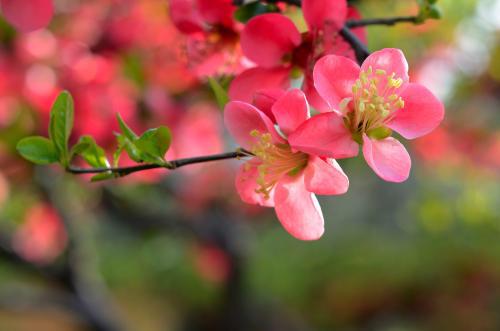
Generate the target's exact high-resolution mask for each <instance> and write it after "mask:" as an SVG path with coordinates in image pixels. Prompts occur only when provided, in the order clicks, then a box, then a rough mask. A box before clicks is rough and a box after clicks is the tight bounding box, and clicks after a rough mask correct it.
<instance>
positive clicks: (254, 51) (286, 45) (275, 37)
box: [241, 14, 301, 68]
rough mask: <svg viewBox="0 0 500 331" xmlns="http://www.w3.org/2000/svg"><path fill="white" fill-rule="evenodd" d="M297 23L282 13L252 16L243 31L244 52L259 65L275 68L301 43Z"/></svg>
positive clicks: (242, 46)
mask: <svg viewBox="0 0 500 331" xmlns="http://www.w3.org/2000/svg"><path fill="white" fill-rule="evenodd" d="M300 41H301V37H300V33H299V30H297V28H296V27H295V24H294V23H293V22H292V21H291V20H290V19H289V18H288V17H286V16H283V15H281V14H263V15H258V16H255V17H254V18H252V19H251V20H250V21H248V23H247V24H246V25H245V28H244V29H243V31H242V33H241V48H242V50H243V54H245V56H246V57H248V58H249V59H250V60H252V61H254V62H255V63H256V64H258V65H259V66H262V67H265V68H273V67H276V66H280V65H282V63H283V57H284V56H285V55H286V54H289V53H291V52H292V50H293V49H294V48H295V47H297V46H298V45H299V44H300Z"/></svg>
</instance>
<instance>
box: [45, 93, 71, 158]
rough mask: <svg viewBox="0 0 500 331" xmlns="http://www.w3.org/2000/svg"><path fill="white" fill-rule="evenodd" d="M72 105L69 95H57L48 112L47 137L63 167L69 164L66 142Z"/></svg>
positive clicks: (68, 134)
mask: <svg viewBox="0 0 500 331" xmlns="http://www.w3.org/2000/svg"><path fill="white" fill-rule="evenodd" d="M73 122H74V104H73V98H72V97H71V94H69V92H67V91H63V92H61V93H60V94H59V96H58V97H57V99H56V101H55V102H54V104H53V105H52V109H51V111H50V122H49V136H50V139H51V140H52V142H53V144H54V147H55V150H56V152H57V155H58V158H59V161H60V162H61V164H62V165H63V166H65V167H66V166H67V165H68V164H69V152H68V141H69V136H70V135H71V130H72V129H73Z"/></svg>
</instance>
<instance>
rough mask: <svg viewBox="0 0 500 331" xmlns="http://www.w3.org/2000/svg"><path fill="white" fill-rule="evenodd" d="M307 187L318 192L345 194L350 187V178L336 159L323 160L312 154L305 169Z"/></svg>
mask: <svg viewBox="0 0 500 331" xmlns="http://www.w3.org/2000/svg"><path fill="white" fill-rule="evenodd" d="M304 182H305V184H306V189H307V190H308V191H310V192H314V193H316V194H324V195H337V194H344V193H345V192H347V189H348V188H349V179H348V178H347V176H346V174H345V173H344V172H343V171H342V168H340V165H339V164H338V163H337V161H336V160H335V159H326V160H323V159H322V158H320V157H317V156H311V157H310V158H309V162H308V163H307V167H306V169H305V170H304Z"/></svg>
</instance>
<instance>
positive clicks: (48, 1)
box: [0, 0, 54, 32]
mask: <svg viewBox="0 0 500 331" xmlns="http://www.w3.org/2000/svg"><path fill="white" fill-rule="evenodd" d="M0 9H1V11H2V14H3V15H4V16H5V18H6V19H7V21H8V22H9V23H11V24H12V25H13V26H15V27H16V28H17V29H19V30H21V31H24V32H30V31H34V30H37V29H40V28H43V27H45V26H47V24H49V22H50V20H51V18H52V15H53V11H54V8H53V4H52V0H0Z"/></svg>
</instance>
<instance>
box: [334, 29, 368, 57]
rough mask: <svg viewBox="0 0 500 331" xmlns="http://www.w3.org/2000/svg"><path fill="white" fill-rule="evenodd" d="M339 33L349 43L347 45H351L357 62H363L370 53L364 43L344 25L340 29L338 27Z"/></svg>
mask: <svg viewBox="0 0 500 331" xmlns="http://www.w3.org/2000/svg"><path fill="white" fill-rule="evenodd" d="M340 35H341V36H342V38H344V39H345V41H347V42H348V43H349V45H351V47H352V49H353V50H354V54H356V60H358V62H359V64H361V63H363V61H364V60H365V59H366V58H367V57H368V55H370V51H369V50H368V48H367V47H366V45H365V44H364V43H363V42H362V41H361V40H359V38H358V37H357V36H356V35H355V34H354V33H353V32H352V31H351V30H350V29H349V28H348V27H346V26H343V27H342V29H340Z"/></svg>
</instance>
